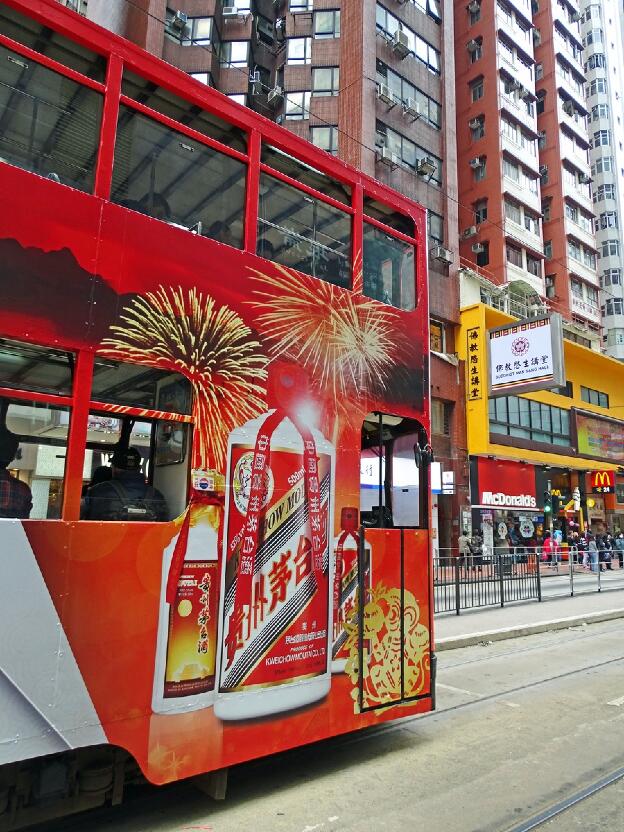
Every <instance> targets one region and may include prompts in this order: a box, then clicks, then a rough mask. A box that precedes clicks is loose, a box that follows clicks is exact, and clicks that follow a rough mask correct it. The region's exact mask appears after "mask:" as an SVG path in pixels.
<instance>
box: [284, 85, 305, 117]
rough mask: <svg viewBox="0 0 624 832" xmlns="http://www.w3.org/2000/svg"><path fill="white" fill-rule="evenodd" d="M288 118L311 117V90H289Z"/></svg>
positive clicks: (287, 99) (287, 98)
mask: <svg viewBox="0 0 624 832" xmlns="http://www.w3.org/2000/svg"><path fill="white" fill-rule="evenodd" d="M285 115H286V118H288V119H297V120H299V121H301V120H302V119H305V118H310V92H309V91H305V92H289V93H288V95H287V97H286V114H285Z"/></svg>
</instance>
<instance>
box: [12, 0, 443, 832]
mask: <svg viewBox="0 0 624 832" xmlns="http://www.w3.org/2000/svg"><path fill="white" fill-rule="evenodd" d="M0 206H1V210H0V298H1V303H0V417H1V419H0V422H1V423H0V434H2V432H4V433H7V432H8V433H10V434H13V435H15V436H17V437H18V439H19V443H20V444H19V450H18V452H17V453H16V455H15V459H13V460H10V461H8V460H7V461H6V462H8V471H9V472H10V474H11V476H12V477H14V478H16V479H20V480H22V481H23V482H25V483H26V484H27V485H28V487H29V489H30V491H31V496H32V509H31V511H30V514H29V516H28V517H23V516H22V517H13V518H12V517H11V516H10V512H9V513H8V514H7V513H6V512H5V515H4V518H3V519H0V576H1V579H0V725H1V726H2V736H3V737H4V738H12V740H13V741H12V742H7V741H5V742H3V743H2V745H1V747H0V829H5V828H6V829H10V828H17V826H18V825H19V824H20V823H21V822H24V823H25V822H31V821H33V820H37V819H40V818H44V817H48V816H50V814H54V813H56V812H57V809H54V808H52V809H50V806H52V807H54V806H57V805H58V806H61V805H65V806H66V808H72V807H73V808H74V809H75V808H79V807H84V806H88V805H94V804H96V803H98V802H101V801H102V800H104V799H106V798H110V797H112V798H113V799H114V800H117V799H119V797H120V794H121V788H122V785H123V782H122V781H123V778H124V765H126V764H125V763H123V760H124V759H126V757H125V756H124V757H121V756H120V755H121V754H122V751H121V750H123V752H124V753H126V752H127V755H128V756H127V759H130V757H131V758H133V759H134V760H135V761H136V762H137V763H138V766H139V767H140V769H141V771H142V773H143V774H144V775H145V777H146V778H148V779H149V780H150V781H151V782H153V783H159V784H160V783H166V782H169V781H172V780H175V779H179V778H182V777H189V776H193V775H199V774H202V773H205V772H211V771H215V770H220V769H224V768H226V767H227V766H229V765H232V764H235V763H238V762H241V761H244V760H248V759H251V758H253V757H257V756H262V755H266V754H270V753H273V752H277V751H280V750H283V749H287V748H290V747H293V746H296V745H300V744H304V743H309V742H313V741H315V740H320V739H323V738H326V737H329V736H333V735H336V734H339V733H343V732H347V731H352V730H355V729H359V728H363V727H366V726H371V725H377V724H380V723H382V722H386V721H390V720H392V719H396V718H399V717H404V716H407V715H410V714H415V713H420V712H424V711H427V710H430V709H431V708H432V706H433V698H434V688H433V676H434V674H433V669H432V668H433V652H432V650H433V647H432V600H431V599H432V586H431V569H430V542H429V531H428V506H429V500H428V491H429V489H428V467H427V462H428V441H427V436H428V431H429V398H428V395H429V394H428V389H429V378H428V374H429V356H428V351H429V341H428V304H427V268H426V216H425V211H424V209H423V208H422V207H421V206H419V205H416V204H414V203H412V202H410V201H409V200H407V199H405V198H404V197H402V196H400V195H398V194H396V193H394V192H392V191H391V190H389V189H387V188H385V187H383V186H381V185H380V184H379V183H377V182H375V181H374V180H372V179H370V178H367V177H366V176H364V175H362V174H360V173H359V172H357V171H355V170H354V169H352V168H350V167H348V166H346V165H344V164H343V163H341V162H339V161H338V160H336V159H335V158H333V157H332V156H330V155H328V154H326V153H324V152H322V151H319V150H317V149H315V148H314V147H313V146H311V145H310V144H308V143H307V142H305V141H303V140H301V139H299V138H297V137H296V136H294V135H292V134H291V133H289V132H288V131H286V130H284V129H282V128H280V127H278V126H276V125H275V124H273V123H271V122H269V121H267V120H266V119H263V118H262V117H260V116H258V115H257V114H255V113H253V112H251V111H249V110H247V109H246V108H244V107H241V106H239V105H237V104H235V103H234V102H232V101H230V100H229V99H228V98H227V97H225V96H223V95H221V94H219V93H217V92H216V91H214V90H212V89H209V88H206V87H204V86H203V85H202V84H200V83H199V82H197V81H195V80H194V79H192V78H190V77H189V76H187V75H185V74H184V73H183V72H180V71H178V70H175V69H173V68H172V67H170V66H168V65H166V64H164V63H163V62H162V61H159V60H157V59H155V58H154V57H152V56H150V55H149V54H147V53H145V52H143V51H142V50H140V49H138V48H136V47H134V46H132V45H131V44H128V43H127V42H125V41H124V40H122V39H120V38H117V37H116V36H114V35H111V34H110V33H109V32H106V31H105V30H103V29H100V28H99V27H97V26H94V25H92V24H91V23H89V22H88V21H86V20H84V19H82V18H80V17H79V16H77V15H75V14H74V13H73V12H69V11H67V10H66V9H64V8H62V7H60V6H59V5H58V4H56V3H54V2H52V0H4V2H1V3H0ZM0 444H1V443H0ZM129 445H132V446H133V447H135V448H137V449H138V451H139V453H140V455H141V466H142V467H141V470H142V473H143V475H144V476H145V477H146V478H147V479H148V480H149V482H150V483H151V484H152V485H153V486H154V487H155V488H157V489H158V490H159V491H160V492H161V493H162V494H163V495H164V498H165V499H166V502H167V505H168V512H169V516H170V517H171V518H172V519H171V520H169V521H168V522H154V521H151V520H150V518H149V515H146V516H145V518H144V520H143V521H142V520H141V516H140V511H142V510H143V509H137V508H136V507H135V508H134V509H133V508H132V507H130V508H128V509H127V511H128V512H130V514H129V515H128V516H127V517H126V518H125V519H124V518H121V519H120V518H112V522H111V518H109V519H107V520H104V519H97V518H94V517H93V516H92V517H91V518H90V519H88V518H87V519H85V505H86V504H87V503H88V502H89V494H90V493H91V492H89V485H90V483H91V481H92V478H93V474H94V472H95V470H96V468H98V467H101V466H102V465H104V466H105V467H106V466H107V465H108V460H109V458H110V454H111V453H112V452H113V451H114V449H116V448H119V447H120V446H124V447H128V446H129ZM0 461H1V460H0ZM133 510H134V511H135V515H134V517H133V516H131V513H132V511H133ZM137 511H139V517H138V520H139V522H137V516H136V512H137ZM107 749H113V750H112V751H110V752H109V751H107ZM109 753H110V756H107V754H109ZM120 760H121V762H120ZM51 761H52V763H53V768H52V769H50V767H49V764H50V762H51ZM126 769H127V765H126ZM51 771H52V774H50V772H51ZM26 772H28V775H27V776H26V774H25V773H26ZM44 804H45V806H47V808H45V807H44V808H41V806H42V805H44ZM58 811H60V810H58ZM46 813H47V814H46Z"/></svg>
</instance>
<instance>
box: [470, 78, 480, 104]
mask: <svg viewBox="0 0 624 832" xmlns="http://www.w3.org/2000/svg"><path fill="white" fill-rule="evenodd" d="M470 97H471V99H472V100H473V101H478V100H479V99H480V98H483V78H477V80H476V81H473V82H472V83H471V84H470Z"/></svg>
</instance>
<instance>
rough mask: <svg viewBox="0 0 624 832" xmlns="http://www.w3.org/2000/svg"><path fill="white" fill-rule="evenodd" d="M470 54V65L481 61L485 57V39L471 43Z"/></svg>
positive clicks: (478, 39)
mask: <svg viewBox="0 0 624 832" xmlns="http://www.w3.org/2000/svg"><path fill="white" fill-rule="evenodd" d="M468 54H469V55H470V63H471V64H476V62H477V61H480V60H481V58H482V57H483V39H482V38H477V39H476V40H473V41H470V48H469V50H468Z"/></svg>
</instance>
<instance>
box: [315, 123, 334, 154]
mask: <svg viewBox="0 0 624 832" xmlns="http://www.w3.org/2000/svg"><path fill="white" fill-rule="evenodd" d="M311 135H312V144H313V145H315V146H316V147H320V148H321V150H326V151H327V152H328V153H333V154H334V156H335V155H336V154H337V153H338V127H336V126H335V125H331V126H330V127H312V128H311Z"/></svg>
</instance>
